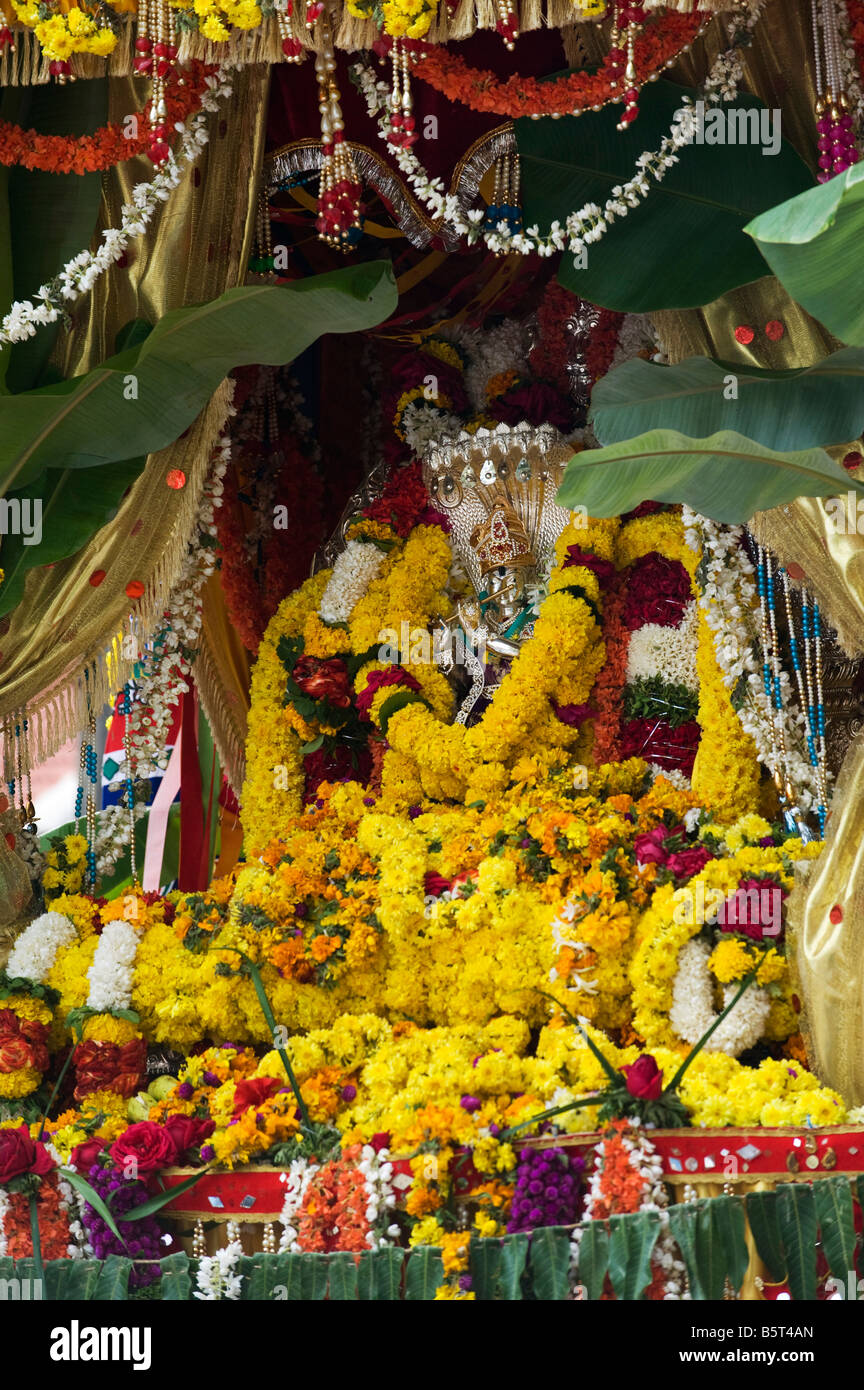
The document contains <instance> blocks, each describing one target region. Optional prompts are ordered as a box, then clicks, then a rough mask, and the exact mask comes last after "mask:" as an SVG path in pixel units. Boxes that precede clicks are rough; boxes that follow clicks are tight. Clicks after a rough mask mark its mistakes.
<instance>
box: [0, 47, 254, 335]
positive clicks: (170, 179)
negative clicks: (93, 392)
mask: <svg viewBox="0 0 864 1390" xmlns="http://www.w3.org/2000/svg"><path fill="white" fill-rule="evenodd" d="M232 66H234V65H233V64H229V63H223V64H222V66H221V67H220V68H218V69H217V71H216V72H215V73H214V74H212V75H211V76H209V77H207V78H206V79H205V80H206V83H207V90H206V91H205V92H204V93H203V95H202V98H201V109H200V110H199V111H197V112H196V113H195V114H194V115H193V116H191V117H190V118H189V120H188V122H187V123H186V124H185V125H184V124H183V123H182V122H179V121H178V122H177V124H176V125H175V130H176V131H177V132H178V133H179V135H180V141H179V145H178V148H177V150H176V151H172V152H171V153H170V154H169V156H168V159H167V160H166V162H165V164H163V165H162V166H161V167H160V168H159V169H158V170H157V172H156V173H155V175H154V176H153V178H152V179H151V180H150V181H149V183H139V184H136V185H135V187H134V188H133V189H132V201H131V202H129V203H124V204H123V207H122V209H121V220H120V226H119V227H109V228H107V229H106V230H105V231H104V232H103V233H102V241H103V244H102V245H101V246H100V247H99V248H98V250H97V251H96V252H90V251H79V253H78V255H77V256H73V257H72V259H71V260H69V261H67V263H66V265H65V266H64V267H63V269H62V270H61V271H60V273H59V275H58V276H57V277H56V278H55V279H54V280H52V281H49V282H47V283H46V284H44V285H40V286H39V288H38V290H37V291H36V293H35V303H34V302H33V301H32V300H29V299H25V300H18V301H16V302H15V303H14V304H13V305H12V307H11V309H10V310H9V312H8V314H6V316H5V318H4V319H3V321H2V323H0V345H2V344H3V343H20V342H24V340H25V339H27V338H32V337H34V336H35V334H36V330H37V328H39V327H41V325H43V324H46V323H56V322H57V320H58V319H59V318H62V317H63V316H64V314H65V313H66V306H67V305H68V304H70V303H72V302H74V301H75V300H76V299H78V298H80V296H81V295H82V294H86V293H87V291H88V290H90V289H92V288H93V285H94V284H95V283H96V281H97V280H98V279H99V277H100V275H104V273H105V271H106V270H108V269H109V267H110V266H112V265H113V264H114V263H115V262H116V261H119V260H120V258H121V256H122V255H123V253H124V252H125V250H126V248H127V247H128V245H129V243H130V242H131V241H133V240H135V239H136V238H138V237H140V236H143V234H144V232H145V231H146V230H147V227H148V226H149V224H150V222H151V221H152V220H153V217H154V215H155V213H156V211H157V209H158V208H159V206H160V205H161V204H162V203H165V202H167V200H168V199H169V197H170V196H171V194H172V193H173V191H174V189H175V188H176V187H177V185H178V184H179V183H180V180H181V178H182V176H183V173H184V170H185V167H186V165H187V164H191V163H193V162H194V161H195V160H196V159H197V158H198V155H199V154H200V153H201V150H202V149H203V148H204V146H205V145H206V144H207V141H208V140H209V138H210V137H209V134H208V131H207V116H208V114H212V113H213V112H215V111H218V109H219V102H220V101H222V100H224V99H225V98H226V97H229V96H230V95H231V74H230V69H231V67H232Z"/></svg>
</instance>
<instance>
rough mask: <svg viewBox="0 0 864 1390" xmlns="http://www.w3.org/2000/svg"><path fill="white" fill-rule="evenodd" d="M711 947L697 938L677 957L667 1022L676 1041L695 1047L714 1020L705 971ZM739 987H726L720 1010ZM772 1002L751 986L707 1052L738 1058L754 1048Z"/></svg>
mask: <svg viewBox="0 0 864 1390" xmlns="http://www.w3.org/2000/svg"><path fill="white" fill-rule="evenodd" d="M710 956H711V947H710V945H709V944H708V942H707V941H700V940H699V938H698V937H695V938H694V939H693V940H691V941H688V942H687V943H686V945H684V946H682V948H681V950H680V951H679V953H678V970H677V973H676V975H675V982H674V984H673V986H672V1007H671V1009H670V1010H669V1022H670V1024H671V1025H672V1027H673V1028H674V1029H675V1032H676V1033H677V1034H678V1036H679V1038H682V1039H683V1040H684V1042H688V1043H691V1044H695V1043H697V1042H698V1041H699V1039H700V1038H701V1037H702V1035H703V1034H704V1033H706V1032H707V1031H708V1029H709V1028H710V1027H711V1024H712V1023H713V1022H714V1020H715V1019H716V1018H717V1011H716V1010H715V1008H714V981H713V979H712V976H711V972H710V970H709V969H708V961H709V959H710ZM739 988H740V985H739V984H738V983H733V984H730V985H726V986H725V988H724V990H723V1007H724V1008H725V1007H726V1005H727V1004H729V1003H730V1001H731V1000H732V999H733V998H734V997H735V995H736V994H737V992H738V989H739ZM770 1011H771V999H770V997H769V995H768V994H767V993H766V991H765V990H764V989H759V988H757V986H756V985H751V986H750V988H749V989H747V990H745V992H744V994H743V995H742V997H741V998H740V999H739V1000H738V1003H737V1004H736V1005H735V1008H734V1009H733V1010H732V1012H731V1013H730V1014H728V1015H727V1016H726V1018H724V1020H723V1022H722V1023H721V1024H720V1026H719V1028H716V1029H715V1030H714V1032H713V1033H712V1034H711V1037H710V1038H709V1039H708V1041H707V1043H706V1044H705V1050H706V1052H725V1053H727V1054H728V1055H729V1056H730V1057H740V1055H741V1053H742V1052H747V1051H749V1049H750V1048H751V1047H755V1046H756V1044H757V1042H758V1041H759V1039H760V1038H761V1037H762V1034H763V1032H764V1030H765V1024H766V1023H767V1021H768V1014H769V1013H770Z"/></svg>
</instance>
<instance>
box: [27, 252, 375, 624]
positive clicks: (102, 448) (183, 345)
mask: <svg viewBox="0 0 864 1390" xmlns="http://www.w3.org/2000/svg"><path fill="white" fill-rule="evenodd" d="M396 299H397V293H396V286H395V282H394V280H393V274H392V270H391V267H390V263H389V261H377V262H373V263H370V264H366V265H357V266H350V267H348V268H347V269H344V270H338V271H334V272H331V273H329V274H326V275H320V276H315V277H310V278H309V279H308V280H302V281H298V282H296V283H294V284H291V285H285V286H274V285H263V286H258V285H255V286H249V287H242V288H240V289H234V290H228V291H227V292H226V293H225V294H223V295H221V296H220V297H219V298H218V299H216V300H213V301H212V302H211V303H209V304H204V305H199V306H196V307H192V308H186V309H177V310H174V311H172V312H171V313H169V314H166V315H165V317H164V318H163V319H162V320H160V322H159V324H158V325H157V326H156V327H155V328H154V329H153V330H152V331H151V332H149V333H148V334H147V335H146V337H144V338H143V340H142V336H141V335H142V332H143V329H142V328H136V327H135V326H134V325H133V329H134V331H132V330H130V333H129V335H128V336H131V337H132V338H133V339H135V340H136V341H135V342H134V343H133V345H132V346H128V347H126V348H125V349H124V350H123V351H122V352H121V353H119V354H117V355H116V356H114V357H112V358H110V359H109V360H108V361H107V362H104V363H102V364H101V366H99V367H96V368H94V370H93V371H91V372H88V373H87V375H86V376H83V377H78V378H76V379H74V380H73V381H69V382H63V383H60V384H58V385H56V386H52V387H46V388H43V389H41V390H36V391H28V392H24V393H22V394H21V395H18V396H2V397H0V495H3V494H5V495H8V496H9V497H10V498H19V499H25V498H28V497H29V498H36V497H39V498H41V500H42V539H41V543H40V544H38V545H25V544H24V537H23V536H11V535H10V536H7V537H5V538H4V542H3V546H2V553H0V564H2V566H3V568H4V570H5V572H6V579H5V582H4V584H3V586H2V588H0V617H2V616H4V615H5V614H6V613H9V612H11V610H12V609H13V608H14V607H15V606H16V605H17V604H18V603H19V602H20V601H21V597H22V594H23V591H24V581H25V579H26V575H27V573H28V571H29V570H31V569H33V568H35V567H37V566H41V565H45V564H51V563H53V562H54V561H56V560H60V559H64V558H66V557H67V556H69V555H74V554H76V553H77V551H79V550H80V549H81V547H82V546H83V545H85V544H86V543H87V541H89V539H90V538H91V536H93V535H94V534H95V532H96V531H97V530H98V529H99V528H100V527H101V526H103V525H104V524H105V522H106V521H107V520H109V519H110V517H111V516H112V515H113V512H114V510H115V509H116V507H117V505H118V504H119V501H120V499H121V497H122V496H123V493H124V492H125V491H126V488H127V487H129V485H130V484H131V483H132V482H133V481H134V479H135V477H136V476H137V475H138V473H140V471H141V469H142V467H143V465H144V460H145V458H146V455H147V454H148V453H150V452H153V451H155V450H158V449H162V448H164V447H165V446H166V445H168V444H170V443H172V442H173V441H174V440H175V439H177V438H178V436H179V435H180V434H182V432H183V431H184V430H185V429H186V428H187V426H188V425H189V424H191V422H192V421H193V420H194V419H195V417H196V416H197V415H198V413H199V412H200V410H201V409H202V408H203V406H204V405H205V404H206V403H207V401H208V400H209V398H210V396H211V395H212V393H213V391H214V390H215V388H216V387H217V386H218V385H219V383H220V382H221V381H222V379H223V378H224V377H225V375H226V374H227V373H228V372H229V371H230V370H231V369H232V368H234V367H237V366H241V365H243V364H245V363H249V362H261V363H267V364H271V365H275V364H280V363H285V362H291V361H293V359H294V358H295V357H297V356H298V355H299V354H300V353H301V352H303V351H304V350H305V349H306V348H307V347H308V346H309V345H310V344H311V343H313V342H314V341H315V339H316V338H318V337H320V336H321V335H322V334H323V333H349V332H353V331H358V330H361V329H364V328H370V327H373V326H374V325H375V324H377V323H380V322H381V320H382V319H384V318H386V317H387V316H388V315H389V314H390V313H392V311H393V309H394V308H395V305H396ZM127 396H131V399H127ZM130 449H134V450H135V451H136V453H137V454H139V455H140V457H138V458H136V459H133V460H130V459H129V453H130ZM106 464H109V465H111V466H110V467H105V466H104V465H106ZM97 467H98V468H100V472H99V473H98V474H95V475H94V474H92V473H91V472H90V471H89V470H90V469H92V468H97Z"/></svg>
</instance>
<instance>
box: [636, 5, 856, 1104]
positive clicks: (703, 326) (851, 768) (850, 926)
mask: <svg viewBox="0 0 864 1390" xmlns="http://www.w3.org/2000/svg"><path fill="white" fill-rule="evenodd" d="M808 24H809V6H808V5H806V4H804V3H801V2H800V0H799V3H796V4H794V5H790V4H789V3H788V0H779V3H774V4H773V5H770V6H769V7H768V9H767V11H766V16H765V20H764V21H763V24H762V25H761V26H760V27H759V29H758V30H757V35H756V42H755V44H754V46H753V48H752V49H751V50H749V51H748V53H747V55H746V57H745V72H746V77H747V86H748V87H749V89H750V90H751V91H753V92H755V93H756V94H757V95H758V96H760V97H761V98H762V99H763V100H764V101H765V102H766V104H767V105H768V106H770V107H772V108H773V107H782V111H783V134H784V136H785V137H786V138H787V139H790V140H791V141H792V142H793V144H795V145H796V147H797V149H798V151H799V153H800V154H801V155H802V156H803V157H805V158H806V159H808V161H809V162H810V163H811V165H812V164H813V161H814V157H815V145H816V131H815V121H814V117H813V97H814V92H813V80H812V70H813V69H812V58H811V56H810V38H809V32H808ZM714 30H716V26H715V27H714ZM714 30H712V32H711V34H710V35H709V36H708V40H709V44H711V43H714V42H715V37H714ZM769 35H770V40H769ZM686 69H687V65H684V64H682V65H680V66H679V68H678V69H677V70H676V75H678V76H680V77H681V79H682V80H685V81H686V80H690V79H691V78H692V71H691V72H690V73H688V72H687V70H686ZM684 250H685V251H686V248H684ZM772 321H776V322H779V323H780V324H781V325H782V327H783V332H782V336H780V337H779V338H772V337H770V336H769V335H768V334H766V332H765V327H766V325H767V324H768V323H771V322H772ZM655 323H656V326H657V330H658V333H659V335H660V338H661V340H662V341H663V344H664V347H665V348H666V350H667V352H668V354H669V357H670V360H671V361H672V362H678V361H680V360H681V359H682V358H684V357H691V356H699V355H705V356H711V357H719V358H722V359H723V360H724V361H728V362H731V363H732V364H734V363H736V362H740V363H742V364H744V363H748V364H750V365H754V366H759V367H770V368H774V369H780V368H790V367H806V366H811V365H812V364H813V363H815V362H817V361H819V360H820V358H822V357H825V356H826V355H827V354H828V353H830V352H832V351H834V350H835V349H836V348H837V347H838V343H837V341H836V340H835V339H834V338H832V337H831V335H830V334H829V333H828V332H826V330H825V329H824V328H823V327H822V326H821V324H818V323H816V322H815V320H813V319H812V318H810V317H809V315H808V314H806V313H805V312H804V310H803V309H801V308H800V307H799V306H798V305H797V304H795V303H794V301H793V300H791V299H790V298H789V296H788V295H787V294H786V292H785V290H783V288H782V286H781V285H780V284H779V283H778V282H777V281H776V280H775V279H773V278H772V277H770V276H766V277H765V278H764V279H761V280H758V281H756V282H755V283H753V284H751V285H744V286H742V287H741V288H740V289H738V290H735V291H733V292H732V293H731V294H728V295H725V296H724V297H723V298H722V299H719V300H717V301H715V303H713V304H709V305H707V306H706V307H705V308H703V309H694V310H684V311H675V312H667V313H662V314H657V315H655ZM744 325H746V326H747V327H749V328H751V329H752V330H753V335H754V336H753V339H752V341H751V342H750V343H749V344H745V343H741V342H739V341H738V340H737V339H736V337H735V329H736V328H738V327H739V326H744ZM840 452H841V453H842V450H841V451H840ZM752 529H753V531H754V533H755V535H756V536H757V538H758V539H759V540H760V541H761V542H762V543H763V544H764V545H766V546H768V547H769V548H770V549H772V550H773V551H775V552H776V553H777V555H778V556H779V558H780V560H781V562H783V563H787V564H788V563H794V564H796V565H798V566H800V569H801V570H802V571H803V574H804V582H806V584H807V586H808V587H809V588H810V589H811V591H812V592H813V593H815V595H816V597H817V599H818V600H819V603H820V605H821V607H822V609H823V611H824V612H825V614H826V616H827V617H828V619H829V621H830V622H831V623H832V624H833V625H834V626H835V627H836V628H837V629H838V634H839V638H840V641H841V643H842V645H843V646H844V648H845V649H846V650H847V652H848V653H849V654H850V655H852V656H858V655H860V654H861V653H862V652H864V541H862V537H861V536H859V535H858V534H857V532H852V533H850V534H848V535H847V534H839V533H838V532H837V530H836V529H835V527H834V526H833V524H832V521H831V518H830V516H829V514H828V513H827V512H826V509H825V505H824V503H823V502H821V501H820V500H818V499H809V498H805V499H801V500H800V501H798V502H794V503H792V504H791V505H790V506H788V507H781V508H777V509H775V510H774V511H769V512H762V513H759V514H758V515H757V516H756V517H755V518H754V520H753V522H752ZM833 807H834V809H833V810H832V812H831V814H830V816H829V822H828V832H827V837H826V846H825V850H824V851H823V854H822V856H821V857H820V859H819V860H818V861H816V863H815V865H814V866H813V867H812V869H811V870H810V873H809V879H806V880H803V881H801V882H800V883H799V884H798V885H797V886H796V888H795V890H794V891H793V893H792V895H791V898H790V900H789V942H790V953H791V957H792V961H793V967H794V969H795V971H796V973H797V979H798V983H799V993H800V994H801V997H802V999H803V1001H804V1006H805V1008H804V1018H803V1026H804V1029H805V1036H806V1039H807V1044H808V1054H809V1057H810V1061H811V1064H812V1065H813V1066H814V1068H815V1070H816V1071H817V1073H818V1075H819V1076H820V1078H821V1080H822V1081H823V1082H824V1083H825V1084H827V1085H830V1086H833V1087H835V1088H836V1089H837V1090H838V1091H840V1093H841V1094H842V1096H843V1097H844V1099H845V1100H846V1102H847V1103H848V1104H850V1105H853V1104H860V1103H864V848H862V846H864V737H859V738H858V739H857V740H856V741H855V742H854V743H853V744H852V745H851V747H850V748H849V751H848V753H847V755H846V760H845V763H844V766H843V770H842V773H841V776H840V778H839V779H838V783H837V787H836V790H835V794H834V800H833Z"/></svg>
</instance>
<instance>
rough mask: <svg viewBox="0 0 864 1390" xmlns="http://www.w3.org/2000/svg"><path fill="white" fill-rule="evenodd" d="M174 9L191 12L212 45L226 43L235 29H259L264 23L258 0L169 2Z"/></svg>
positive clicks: (169, 0) (183, 0) (181, 0)
mask: <svg viewBox="0 0 864 1390" xmlns="http://www.w3.org/2000/svg"><path fill="white" fill-rule="evenodd" d="M168 3H169V5H171V7H172V9H176V10H187V11H189V10H191V11H192V13H193V14H194V15H195V16H196V18H197V20H198V28H199V30H200V32H201V33H202V34H203V35H204V37H205V39H210V41H211V42H212V43H225V42H226V41H227V40H228V39H230V37H231V33H232V30H234V29H257V28H258V26H259V25H260V24H261V22H262V18H263V15H262V12H261V7H260V5H258V4H257V3H256V0H191V4H190V0H168Z"/></svg>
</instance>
